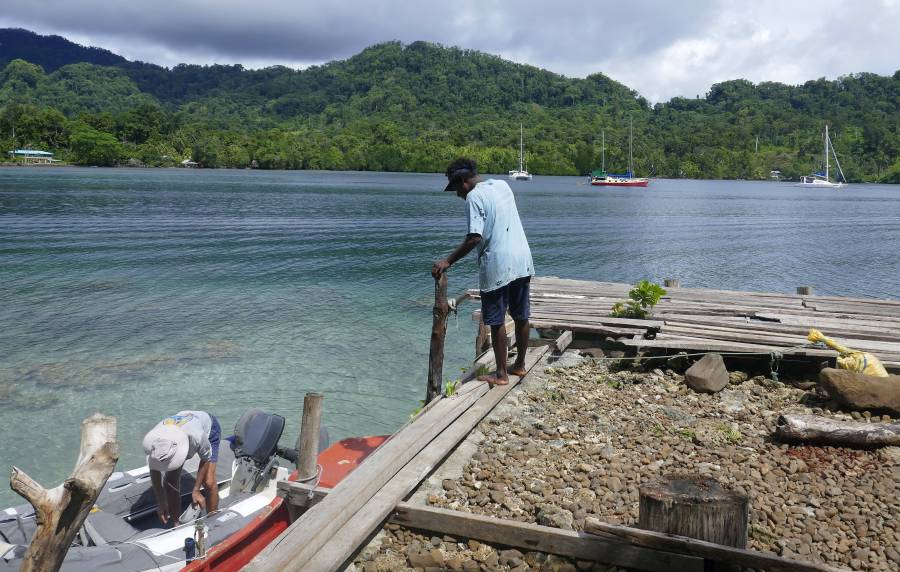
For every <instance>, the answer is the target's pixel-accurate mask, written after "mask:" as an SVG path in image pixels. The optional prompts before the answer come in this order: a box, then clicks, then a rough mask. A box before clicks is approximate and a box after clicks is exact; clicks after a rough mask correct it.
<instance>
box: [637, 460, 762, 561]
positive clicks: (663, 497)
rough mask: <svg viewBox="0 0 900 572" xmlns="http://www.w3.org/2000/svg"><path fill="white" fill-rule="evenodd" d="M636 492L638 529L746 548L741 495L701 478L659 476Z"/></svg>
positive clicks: (744, 507) (746, 509) (746, 513)
mask: <svg viewBox="0 0 900 572" xmlns="http://www.w3.org/2000/svg"><path fill="white" fill-rule="evenodd" d="M639 492H640V505H639V517H638V528H642V529H644V530H652V531H655V532H662V533H665V534H677V535H679V536H688V537H690V538H696V539H698V540H705V541H707V542H713V543H715V544H724V545H726V546H734V547H736V548H746V547H747V530H748V518H749V503H748V500H747V497H746V496H745V495H742V494H739V493H737V492H734V491H729V490H727V489H724V488H722V486H721V485H719V483H717V482H716V481H714V480H712V479H704V478H701V477H662V478H659V479H655V480H653V481H651V482H649V483H647V484H646V485H644V486H642V487H641V488H640V490H639Z"/></svg>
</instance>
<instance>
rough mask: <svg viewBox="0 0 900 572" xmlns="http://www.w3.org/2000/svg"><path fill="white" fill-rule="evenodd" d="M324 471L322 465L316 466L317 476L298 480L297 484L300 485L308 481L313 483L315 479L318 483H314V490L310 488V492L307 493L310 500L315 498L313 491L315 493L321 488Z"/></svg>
mask: <svg viewBox="0 0 900 572" xmlns="http://www.w3.org/2000/svg"><path fill="white" fill-rule="evenodd" d="M324 470H325V468H324V467H322V465H316V474H315V475H313V476H311V477H306V478H303V479H301V478H297V479H296V482H298V483H305V482H306V481H311V480H313V479H315V480H316V482H314V483H313V486H312V488H310V489H309V491H308V492H307V493H306V496H307V498H309V499H312V498H313V491H315V490H316V489H317V488H318V487H319V483H320V482H321V481H322V472H323V471H324Z"/></svg>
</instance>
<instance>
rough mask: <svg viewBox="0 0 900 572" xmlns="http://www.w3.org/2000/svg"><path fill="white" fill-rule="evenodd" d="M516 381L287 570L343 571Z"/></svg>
mask: <svg viewBox="0 0 900 572" xmlns="http://www.w3.org/2000/svg"><path fill="white" fill-rule="evenodd" d="M548 350H549V346H542V347H537V348H531V349H530V350H529V351H528V355H527V357H526V360H525V367H526V369H531V368H532V367H534V364H536V363H537V362H538V361H539V360H540V359H541V358H542V357H543V356H544V355H545V354H546V353H547V351H548ZM519 379H520V378H519V377H517V376H512V375H511V376H510V381H509V384H508V385H503V386H495V387H493V388H492V389H491V390H490V391H489V392H488V393H487V394H486V395H485V396H484V397H483V398H481V399H480V400H479V401H478V402H477V403H475V404H474V405H472V407H470V408H469V410H468V411H466V412H465V413H463V414H462V415H460V416H459V418H458V419H456V421H454V422H453V424H451V425H450V426H449V427H447V429H445V430H444V431H443V432H442V433H441V434H440V435H438V436H437V437H436V438H435V439H434V441H432V442H431V443H429V444H428V446H427V447H426V448H424V449H423V450H422V451H421V452H420V453H419V454H418V455H416V457H415V458H413V459H412V460H411V461H410V462H409V463H408V464H407V465H406V466H405V467H403V468H402V469H401V470H400V471H399V472H397V474H396V475H395V476H394V477H393V478H392V479H391V480H390V481H388V482H387V483H385V485H384V487H382V488H381V489H380V490H379V491H378V492H377V493H376V494H375V495H373V496H372V498H371V499H369V501H368V502H367V503H365V504H364V505H363V506H362V507H360V508H359V510H358V511H357V512H356V514H355V515H353V518H352V519H350V520H348V521H347V522H346V523H345V524H344V526H343V527H342V528H341V529H340V530H338V531H337V532H335V533H334V534H333V535H331V536H330V537H329V538H328V540H327V542H326V543H325V544H324V545H323V546H322V547H321V548H320V549H319V550H318V551H316V552H315V554H314V555H312V556H310V558H309V559H308V560H299V559H295V560H293V561H292V563H291V565H290V566H293V565H295V564H298V563H302V566H303V570H304V571H309V572H335V571H337V570H341V569H343V566H344V565H345V564H346V563H347V561H348V559H350V558H351V557H352V556H353V554H354V553H355V551H356V550H357V549H358V548H359V547H360V546H361V545H363V544H365V542H366V541H367V539H368V538H369V537H370V536H371V535H373V534H374V533H375V532H376V530H377V528H378V526H379V525H380V524H381V523H382V522H383V521H384V519H386V518H387V517H388V515H389V514H390V513H391V511H392V510H393V509H394V507H396V506H397V503H399V502H400V501H401V500H402V499H403V498H405V497H406V496H407V495H408V494H409V493H411V492H412V491H413V489H415V487H416V486H418V485H419V483H420V482H422V480H424V479H425V478H426V477H427V476H428V475H429V474H430V473H431V472H432V471H433V470H434V468H435V467H437V466H438V464H440V462H441V461H442V460H443V459H444V458H445V457H446V456H447V455H449V454H450V452H451V451H452V450H453V448H454V447H456V445H457V444H459V442H460V441H462V440H463V439H465V437H466V436H467V435H468V434H469V433H470V432H471V431H472V430H473V429H474V428H475V426H476V425H477V424H478V423H479V422H480V421H481V420H482V419H483V418H484V416H485V415H487V414H488V413H489V412H490V411H491V410H492V409H493V408H494V407H495V406H496V405H497V404H498V403H499V402H500V401H502V400H503V398H504V397H505V396H506V395H507V394H508V393H509V392H510V391H512V389H513V388H514V387H515V385H516V384H517V383H518V381H519ZM477 383H482V384H483V383H484V382H477ZM357 470H359V469H357ZM289 569H291V568H290V567H289Z"/></svg>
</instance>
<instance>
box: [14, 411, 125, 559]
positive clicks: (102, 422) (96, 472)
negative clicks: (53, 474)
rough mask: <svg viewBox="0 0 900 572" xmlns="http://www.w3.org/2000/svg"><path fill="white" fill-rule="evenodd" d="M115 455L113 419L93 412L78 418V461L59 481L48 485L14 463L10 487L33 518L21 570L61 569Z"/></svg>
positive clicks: (107, 475) (116, 455)
mask: <svg viewBox="0 0 900 572" xmlns="http://www.w3.org/2000/svg"><path fill="white" fill-rule="evenodd" d="M118 459H119V445H118V443H117V442H116V418H115V417H107V416H106V415H101V414H99V413H95V414H94V415H92V416H91V417H88V418H87V419H85V420H84V421H83V422H82V423H81V448H80V449H79V451H78V461H77V462H76V463H75V468H74V469H73V470H72V474H71V475H70V476H69V478H68V479H66V481H65V482H64V483H63V484H61V485H59V486H58V487H55V488H53V489H50V490H47V489H45V488H44V487H42V486H41V485H39V484H38V483H37V482H36V481H35V480H34V479H32V478H31V477H29V476H28V475H26V474H25V473H24V472H23V471H22V470H21V469H19V468H17V467H13V469H12V474H11V476H10V479H9V486H10V488H12V490H14V491H16V492H17V493H19V495H21V496H22V497H24V498H25V499H26V500H27V501H28V502H30V503H31V506H33V507H34V512H35V515H36V517H37V518H36V521H37V528H36V529H35V531H34V536H32V539H31V543H30V544H29V545H28V550H27V552H26V553H25V557H24V559H23V561H22V566H21V567H20V568H19V571H20V572H38V571H40V572H44V571H48V570H49V571H55V570H59V568H60V566H62V563H63V560H64V559H65V557H66V552H67V551H68V550H69V546H70V545H71V544H72V540H74V538H75V535H76V534H78V530H79V529H81V525H82V524H83V523H84V520H85V519H86V518H87V516H88V513H89V512H90V510H91V507H93V506H94V502H96V500H97V497H98V496H99V495H100V491H101V490H102V489H103V485H104V484H106V480H107V479H108V478H109V476H110V475H111V474H112V472H113V469H114V468H115V466H116V461H117V460H118Z"/></svg>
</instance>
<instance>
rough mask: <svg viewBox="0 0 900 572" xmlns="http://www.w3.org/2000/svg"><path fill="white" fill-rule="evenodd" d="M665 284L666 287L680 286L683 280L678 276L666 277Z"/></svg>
mask: <svg viewBox="0 0 900 572" xmlns="http://www.w3.org/2000/svg"><path fill="white" fill-rule="evenodd" d="M663 286H665V287H666V288H680V287H681V280H679V279H678V278H666V279H665V280H663Z"/></svg>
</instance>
